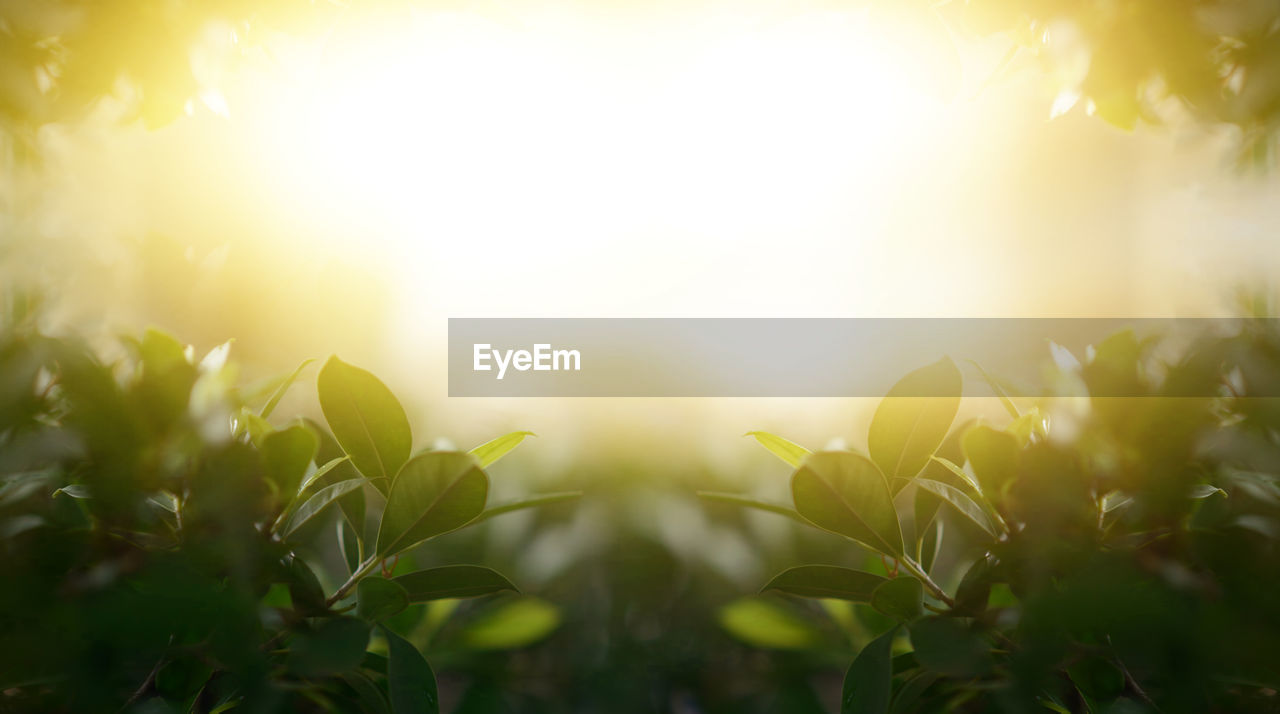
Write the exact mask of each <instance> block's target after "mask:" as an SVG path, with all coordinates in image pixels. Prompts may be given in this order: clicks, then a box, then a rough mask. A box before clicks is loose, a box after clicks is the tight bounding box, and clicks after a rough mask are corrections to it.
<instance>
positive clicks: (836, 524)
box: [791, 451, 902, 557]
mask: <svg viewBox="0 0 1280 714" xmlns="http://www.w3.org/2000/svg"><path fill="white" fill-rule="evenodd" d="M791 493H792V495H793V496H794V498H795V502H796V511H798V512H799V513H800V515H802V516H804V517H805V518H807V519H808V520H809V521H811V522H813V523H814V524H815V525H817V526H819V527H821V528H824V529H826V530H829V531H832V532H834V533H839V534H841V535H844V536H847V537H849V538H852V539H854V540H856V541H858V542H860V543H863V544H865V545H866V546H867V547H869V548H872V549H874V550H878V551H880V552H881V553H884V554H886V555H892V556H895V557H897V556H901V555H902V529H901V528H900V527H899V525H898V513H897V511H896V510H894V505H893V496H892V495H891V494H890V493H889V485H888V483H886V482H885V479H884V476H883V475H882V474H881V473H880V470H879V469H877V468H876V465H875V464H873V463H871V462H870V461H868V460H867V459H866V458H864V457H862V456H859V455H857V454H854V453H850V452H845V451H823V452H819V453H816V454H813V455H812V456H810V457H809V458H808V459H807V460H806V461H805V463H804V465H803V466H801V467H800V469H799V470H798V471H796V473H795V475H794V476H792V478H791Z"/></svg>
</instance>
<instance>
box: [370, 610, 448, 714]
mask: <svg viewBox="0 0 1280 714" xmlns="http://www.w3.org/2000/svg"><path fill="white" fill-rule="evenodd" d="M382 634H383V636H384V637H386V638H387V692H388V694H390V699H391V711H393V712H395V714H439V712H440V694H439V692H438V690H437V689H436V675H435V673H434V672H432V671H431V665H429V664H427V660H426V658H425V657H423V656H422V653H421V652H419V651H418V648H417V647H414V646H413V645H412V644H410V643H409V641H408V640H406V639H404V638H403V637H401V636H400V635H397V634H396V633H394V632H392V631H391V630H389V629H387V628H385V627H384V628H382Z"/></svg>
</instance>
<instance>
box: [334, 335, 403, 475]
mask: <svg viewBox="0 0 1280 714" xmlns="http://www.w3.org/2000/svg"><path fill="white" fill-rule="evenodd" d="M316 386H317V388H318V389H319V391H320V408H321V409H322V410H323V411H324V418H325V420H326V421H327V422H329V429H330V430H331V431H332V432H333V437H334V438H335V439H337V441H338V443H339V444H341V445H342V450H343V451H345V452H346V453H347V454H349V455H350V456H351V463H353V464H355V467H356V468H357V469H359V471H360V473H362V474H364V475H365V476H366V477H368V478H371V479H372V478H385V479H387V480H386V481H383V482H380V483H379V484H378V485H377V487H378V489H379V490H380V491H383V493H386V490H387V486H386V484H389V483H390V482H391V479H392V478H393V477H394V476H395V475H396V473H397V472H398V471H399V470H400V468H401V466H403V465H404V463H405V461H407V460H408V459H409V452H410V451H411V450H412V448H413V435H412V433H411V432H410V430H409V419H408V417H406V416H405V413H404V407H402V406H400V402H399V400H397V399H396V397H395V395H394V394H392V393H391V390H390V389H387V385H385V384H383V383H382V381H381V380H379V379H378V378H377V377H375V376H373V375H372V374H370V373H369V372H367V371H365V370H363V369H360V368H359V367H353V366H351V365H349V364H347V363H346V362H343V361H342V360H340V359H338V358H337V357H330V358H329V361H327V362H325V363H324V367H323V368H322V369H321V370H320V376H319V377H318V378H317V380H316Z"/></svg>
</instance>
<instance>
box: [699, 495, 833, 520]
mask: <svg viewBox="0 0 1280 714" xmlns="http://www.w3.org/2000/svg"><path fill="white" fill-rule="evenodd" d="M697 495H698V498H702V499H705V500H707V501H718V502H720V503H728V504H731V505H734V506H742V507H743V508H754V509H756V510H758V511H768V512H769V513H776V514H778V515H779V516H786V517H787V518H790V519H791V520H793V521H796V522H797V523H803V524H805V525H806V526H812V525H813V523H811V522H809V521H808V520H807V519H806V518H805V517H804V516H802V515H800V514H799V513H797V512H796V510H795V509H794V508H788V507H787V506H784V505H782V504H781V503H769V502H768V501H761V500H758V499H755V498H751V497H749V496H742V495H740V494H736V493H723V492H721V491H698V492H697Z"/></svg>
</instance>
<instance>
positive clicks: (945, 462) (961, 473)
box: [930, 456, 982, 492]
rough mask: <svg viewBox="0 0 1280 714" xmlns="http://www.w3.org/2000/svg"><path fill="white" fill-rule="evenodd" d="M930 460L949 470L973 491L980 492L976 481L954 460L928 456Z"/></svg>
mask: <svg viewBox="0 0 1280 714" xmlns="http://www.w3.org/2000/svg"><path fill="white" fill-rule="evenodd" d="M930 460H931V461H933V462H934V463H936V464H938V465H939V466H941V467H943V468H944V469H946V470H947V471H950V472H951V473H952V474H953V475H954V476H955V477H956V478H958V479H961V480H963V481H964V482H965V483H967V484H969V485H970V486H972V487H973V489H974V490H975V491H979V492H981V490H982V489H981V487H979V486H978V482H977V481H975V480H974V478H973V477H972V476H970V475H969V474H967V473H965V470H964V469H962V468H960V467H959V466H957V465H956V463H955V462H954V461H951V460H950V459H944V458H942V457H941V456H933V457H930ZM934 480H935V481H936V480H937V479H934Z"/></svg>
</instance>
